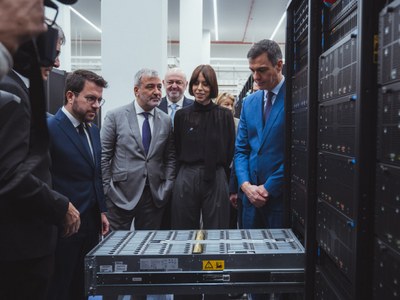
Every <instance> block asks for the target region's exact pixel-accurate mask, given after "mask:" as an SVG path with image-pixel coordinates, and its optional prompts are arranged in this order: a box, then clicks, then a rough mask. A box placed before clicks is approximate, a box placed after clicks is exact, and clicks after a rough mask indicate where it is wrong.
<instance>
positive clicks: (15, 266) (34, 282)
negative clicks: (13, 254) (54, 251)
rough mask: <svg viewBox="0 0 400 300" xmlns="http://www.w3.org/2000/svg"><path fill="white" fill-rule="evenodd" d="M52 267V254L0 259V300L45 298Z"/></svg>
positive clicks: (43, 299)
mask: <svg viewBox="0 0 400 300" xmlns="http://www.w3.org/2000/svg"><path fill="white" fill-rule="evenodd" d="M53 269H54V255H49V256H45V257H40V258H34V259H25V260H18V261H0V270H1V272H0V300H26V299H35V300H45V299H46V297H47V293H48V289H49V285H50V279H51V277H52V275H53Z"/></svg>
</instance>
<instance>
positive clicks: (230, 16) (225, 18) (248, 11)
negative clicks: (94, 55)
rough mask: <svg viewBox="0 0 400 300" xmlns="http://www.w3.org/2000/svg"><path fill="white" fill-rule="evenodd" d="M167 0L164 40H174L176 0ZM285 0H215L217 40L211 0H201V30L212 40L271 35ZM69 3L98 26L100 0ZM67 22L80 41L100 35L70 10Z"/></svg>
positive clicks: (282, 32) (231, 41) (282, 38)
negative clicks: (166, 31)
mask: <svg viewBox="0 0 400 300" xmlns="http://www.w3.org/2000/svg"><path fill="white" fill-rule="evenodd" d="M110 1H118V0H110ZM147 1H151V0H147ZM167 1H168V40H169V41H174V42H176V41H179V1H180V0H167ZM183 1H184V0H183ZM287 3H288V0H268V1H267V0H217V11H218V31H219V40H218V41H215V34H214V32H215V31H214V13H213V0H203V27H204V30H210V32H211V42H212V43H222V44H223V43H227V44H243V43H246V44H247V43H254V42H256V41H258V40H261V39H264V38H270V37H271V35H272V33H273V31H274V29H275V27H276V26H277V24H278V22H279V20H280V18H281V17H282V14H283V13H284V12H285V10H286V7H287ZM72 7H73V8H74V9H76V10H77V11H78V12H79V13H81V14H82V15H83V16H85V17H86V18H87V19H88V20H90V21H91V22H92V23H93V24H95V25H96V26H97V27H99V28H101V0H79V1H78V2H77V3H76V4H74V5H73V6H72ZM71 24H72V26H71V34H72V38H73V39H79V40H82V41H97V40H100V39H101V33H99V32H97V31H96V30H95V29H93V28H92V27H91V26H89V25H88V24H87V23H86V22H84V21H82V19H81V18H79V17H78V16H76V15H75V14H74V13H71ZM284 25H285V22H284V23H283V25H282V26H280V28H279V30H278V32H277V34H276V36H275V38H274V39H275V40H276V41H277V42H278V43H280V44H284V43H285V26H284Z"/></svg>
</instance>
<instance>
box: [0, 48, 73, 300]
mask: <svg viewBox="0 0 400 300" xmlns="http://www.w3.org/2000/svg"><path fill="white" fill-rule="evenodd" d="M27 48H28V49H31V50H32V51H31V52H27V53H25V58H26V61H25V62H26V64H25V65H24V67H25V69H24V71H25V73H22V71H21V70H13V71H11V72H10V73H9V74H8V75H7V76H6V77H5V78H4V79H3V80H2V81H1V82H0V91H1V92H0V145H1V147H0V209H1V211H2V212H3V214H2V217H1V218H0V235H1V237H2V246H1V247H0V268H1V270H2V271H1V275H0V299H46V295H47V291H48V286H49V282H50V278H51V276H52V274H53V266H54V250H55V245H56V240H57V227H56V226H59V227H62V226H64V228H63V233H62V234H64V235H65V236H70V235H72V234H74V233H76V232H77V231H78V229H79V226H80V219H79V212H78V211H77V210H76V209H75V207H74V206H73V205H72V204H71V203H70V202H69V200H68V198H66V197H65V196H63V195H61V194H59V193H57V192H55V191H53V190H51V189H50V187H49V185H48V184H46V182H45V180H46V177H48V176H46V174H45V173H44V172H43V171H44V170H45V169H40V168H39V166H40V165H41V164H42V163H43V161H45V159H46V158H47V150H48V148H47V147H48V131H47V126H46V121H45V96H44V89H43V81H42V77H41V74H40V66H39V62H38V59H37V58H38V53H37V52H36V51H35V49H36V48H35V47H34V45H33V41H30V42H28V44H27ZM18 57H19V56H18V53H17V54H16V56H15V63H16V65H19V63H20V61H19V60H18V59H17V58H18ZM17 71H18V72H19V73H17ZM28 85H29V89H28ZM39 169H40V170H39ZM46 171H47V173H48V168H47V170H46Z"/></svg>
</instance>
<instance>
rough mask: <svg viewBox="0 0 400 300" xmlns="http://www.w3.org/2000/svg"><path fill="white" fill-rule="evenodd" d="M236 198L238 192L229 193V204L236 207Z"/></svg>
mask: <svg viewBox="0 0 400 300" xmlns="http://www.w3.org/2000/svg"><path fill="white" fill-rule="evenodd" d="M237 200H238V194H237V193H234V194H229V201H230V202H231V205H232V206H233V207H234V208H236V209H237V207H238V205H237Z"/></svg>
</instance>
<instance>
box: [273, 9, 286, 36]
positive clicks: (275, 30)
mask: <svg viewBox="0 0 400 300" xmlns="http://www.w3.org/2000/svg"><path fill="white" fill-rule="evenodd" d="M285 18H286V11H285V12H284V13H283V15H282V17H281V19H280V20H279V22H278V25H276V27H275V29H274V32H273V33H272V35H271V37H270V38H269V39H270V40H273V39H274V37H275V35H276V33H277V32H278V29H279V27H281V25H282V22H283V20H284V19H285Z"/></svg>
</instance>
